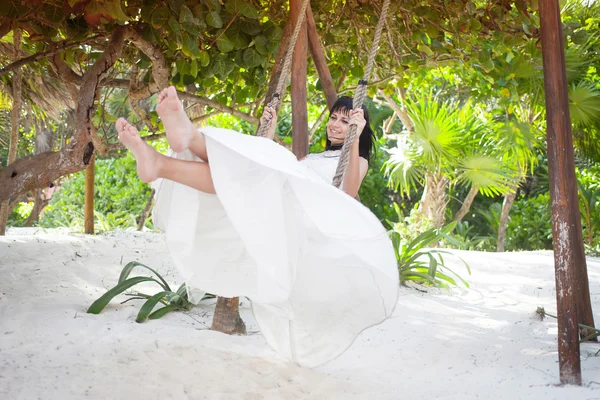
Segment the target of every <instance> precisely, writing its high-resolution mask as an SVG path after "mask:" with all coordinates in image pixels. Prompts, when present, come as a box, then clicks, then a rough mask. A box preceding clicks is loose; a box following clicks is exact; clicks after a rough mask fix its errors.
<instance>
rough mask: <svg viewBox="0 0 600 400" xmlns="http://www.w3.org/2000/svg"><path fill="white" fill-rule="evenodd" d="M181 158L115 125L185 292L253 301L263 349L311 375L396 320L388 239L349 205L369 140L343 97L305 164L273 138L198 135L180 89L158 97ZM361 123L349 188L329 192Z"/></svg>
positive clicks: (206, 131) (363, 211)
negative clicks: (149, 193)
mask: <svg viewBox="0 0 600 400" xmlns="http://www.w3.org/2000/svg"><path fill="white" fill-rule="evenodd" d="M157 112H158V114H159V115H160V117H161V119H162V121H163V124H164V126H165V130H166V133H167V139H168V141H169V145H170V146H171V148H172V150H173V151H174V153H175V155H174V157H167V156H164V155H162V154H160V153H158V152H156V151H155V150H154V149H153V148H152V147H150V146H149V145H148V144H147V143H146V142H144V141H143V140H142V139H141V138H140V136H139V134H138V132H137V130H136V129H135V128H134V127H133V126H132V125H130V124H129V123H127V121H125V120H124V119H122V118H121V119H119V120H118V121H117V124H116V127H117V131H118V132H119V138H120V140H121V141H122V142H123V144H124V145H125V146H126V147H127V148H128V149H129V150H131V151H132V152H133V154H134V156H135V157H136V160H137V170H138V175H139V177H140V179H141V180H143V181H145V182H152V181H156V183H155V185H156V187H157V188H158V190H157V195H156V205H155V208H154V214H153V215H154V224H155V226H157V227H158V228H160V229H162V230H164V231H165V232H166V240H167V245H168V248H169V252H170V253H171V256H172V258H173V261H174V263H175V265H176V266H177V269H178V270H179V272H180V274H181V275H182V277H183V278H184V279H185V281H186V284H187V286H188V287H189V288H191V289H193V290H192V292H193V291H194V290H200V291H206V292H210V293H213V294H216V295H219V296H223V297H229V298H231V297H240V296H245V297H247V298H249V299H250V300H251V303H252V309H253V313H254V316H255V318H256V321H257V323H258V325H259V327H260V330H261V332H262V334H263V335H264V337H265V339H266V341H267V343H268V344H269V345H270V346H271V347H272V348H273V349H274V350H275V351H277V352H278V353H279V354H280V355H281V356H283V357H285V358H287V359H289V360H292V361H294V362H296V363H298V364H301V365H304V366H308V367H314V366H318V365H321V364H323V363H325V362H327V361H330V360H331V359H333V358H335V357H337V356H338V355H340V354H341V353H342V352H344V351H345V350H346V349H347V348H348V347H349V346H350V345H351V344H352V342H353V341H354V339H355V338H356V337H357V336H358V334H359V333H360V332H362V331H363V330H364V329H366V328H369V327H371V326H373V325H377V324H379V323H381V322H382V321H384V320H385V319H386V318H388V317H389V316H391V314H392V312H393V310H394V307H395V306H396V303H397V299H398V289H399V286H398V285H399V282H398V269H397V265H396V259H395V254H394V250H393V247H392V244H391V242H390V239H389V238H388V235H387V232H386V230H385V229H384V227H383V226H382V225H381V223H380V222H379V220H378V219H377V218H376V217H375V216H374V215H373V213H371V211H370V210H369V209H368V208H366V207H364V206H363V205H362V204H360V203H359V202H358V201H356V200H355V199H354V197H355V196H356V194H357V192H358V189H359V187H360V184H361V182H362V180H363V178H364V177H365V175H366V173H367V169H368V159H369V156H370V150H371V144H372V141H371V135H372V131H371V129H370V127H369V126H368V121H367V120H368V116H367V115H364V111H363V110H354V111H353V110H352V100H351V99H349V98H342V99H340V100H338V102H337V103H336V105H335V106H334V107H333V108H332V110H331V114H330V119H329V121H328V123H327V137H328V149H327V150H326V151H325V152H323V153H319V154H310V155H309V156H308V157H306V158H305V159H303V160H301V161H297V159H296V157H295V156H294V155H293V154H292V153H291V152H289V151H288V150H287V149H285V148H284V147H282V146H279V145H278V144H276V143H275V142H273V141H272V140H270V139H272V138H273V136H274V133H275V125H276V116H275V115H274V112H273V110H272V109H270V108H268V109H267V110H266V111H265V113H264V114H263V117H262V118H261V123H266V124H269V129H268V135H267V137H266V138H259V137H255V136H250V135H244V134H240V133H237V132H234V131H231V130H227V129H219V128H208V127H203V128H200V129H196V128H194V127H193V125H192V123H191V122H190V120H189V119H188V118H187V116H186V115H185V112H184V110H183V107H182V104H181V102H180V101H179V99H178V98H177V92H176V90H175V88H173V87H170V88H168V89H165V90H164V91H163V92H162V93H161V94H160V96H159V104H158V107H157ZM351 124H356V125H357V128H358V132H362V133H361V135H360V140H357V141H356V143H355V144H354V145H353V148H352V151H351V154H350V160H349V164H348V167H347V169H346V171H345V173H344V178H343V183H342V190H339V189H337V188H335V187H333V186H332V185H331V181H332V179H333V175H334V173H335V169H336V166H337V163H338V158H339V154H340V150H339V148H340V147H341V145H342V144H343V141H344V138H345V136H346V134H347V133H348V131H349V127H350V125H351Z"/></svg>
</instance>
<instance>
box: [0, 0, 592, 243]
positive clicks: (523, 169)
mask: <svg viewBox="0 0 600 400" xmlns="http://www.w3.org/2000/svg"><path fill="white" fill-rule="evenodd" d="M393 3H394V4H392V6H391V8H390V11H389V14H388V18H387V21H386V22H387V23H386V28H385V34H384V40H383V43H382V44H381V47H380V49H379V51H378V56H377V59H376V63H375V70H374V75H375V77H374V78H373V79H372V80H371V82H369V99H368V101H367V107H368V109H369V111H370V114H371V124H372V126H373V128H374V129H375V131H376V134H377V138H378V139H377V145H376V152H375V156H374V157H373V159H372V161H371V163H370V171H369V174H368V175H367V178H366V180H365V182H364V183H363V185H362V187H361V190H360V193H359V195H360V199H361V201H362V203H363V204H364V205H365V206H367V207H369V208H370V209H371V210H372V211H373V212H374V213H375V214H376V215H377V217H378V218H379V219H380V220H381V221H382V222H383V223H384V225H385V226H386V227H387V228H389V229H390V230H392V231H394V232H397V233H398V234H399V237H400V238H402V240H403V241H405V242H410V241H411V240H412V239H415V238H417V237H418V236H419V235H420V234H422V233H423V232H428V231H430V230H431V229H436V228H439V229H441V228H442V227H447V229H445V230H444V235H443V237H436V239H435V241H436V242H437V244H438V245H441V246H448V247H454V248H460V249H466V250H484V251H516V250H538V249H551V248H552V227H551V217H550V216H551V213H550V195H549V192H548V173H547V156H546V143H545V140H546V139H545V124H546V122H545V110H544V88H543V71H542V59H541V50H540V48H541V46H540V39H539V18H538V16H537V2H536V1H524V0H517V1H507V0H497V1H464V0H459V1H452V2H447V1H443V0H437V1H436V0H430V1H426V2H422V1H416V0H406V1H402V2H393ZM561 4H562V7H563V10H562V19H563V34H564V38H565V46H566V63H567V76H568V81H569V102H570V113H571V120H572V123H573V136H574V142H575V146H576V165H577V179H578V182H579V206H580V212H581V222H582V226H583V237H584V240H585V246H586V252H587V253H588V254H592V255H597V254H598V253H600V238H599V237H598V235H597V234H596V233H597V231H598V230H599V229H600V204H599V202H598V197H599V196H600V164H599V162H600V145H599V144H598V143H599V142H598V136H599V135H600V74H599V68H600V54H599V51H600V40H599V39H600V36H599V35H600V3H598V2H596V1H584V0H572V1H565V2H563V3H561ZM311 8H312V14H313V15H314V22H315V25H316V29H317V32H318V34H319V38H320V41H321V44H322V46H323V50H324V53H325V56H326V59H327V63H328V66H329V70H330V72H331V75H332V78H333V80H334V81H335V83H336V86H337V90H338V94H340V95H350V96H351V95H352V94H353V91H354V88H355V87H356V84H357V82H358V80H359V79H361V78H362V76H363V74H364V68H365V64H366V59H367V53H368V51H369V48H370V45H371V41H372V36H373V31H374V29H375V26H376V24H377V21H378V18H379V11H380V8H381V1H379V0H347V1H346V0H343V1H342V0H324V1H318V2H317V1H313V2H312V3H311ZM288 18H289V5H288V2H287V0H286V1H283V0H272V1H266V0H193V1H192V0H188V1H186V0H157V1H154V0H153V1H149V0H127V1H122V0H96V1H90V0H51V1H38V0H32V1H12V0H9V1H5V2H3V3H2V4H1V5H0V37H1V40H0V86H1V88H2V94H1V96H0V167H5V166H6V165H7V160H8V156H9V154H8V153H9V147H10V146H9V144H10V142H11V140H12V142H13V144H14V143H15V132H13V137H12V138H11V128H12V127H13V126H15V124H14V121H18V124H17V125H16V126H18V130H16V136H17V137H18V142H16V143H18V145H17V147H16V150H17V159H19V160H25V161H22V162H23V163H24V164H20V165H22V166H25V169H27V170H28V171H31V172H32V173H33V174H38V175H40V176H43V175H44V174H45V173H47V172H48V171H49V172H48V173H52V174H53V175H52V179H51V182H52V184H51V185H38V187H37V188H33V189H28V190H26V191H24V192H23V191H21V192H20V191H18V190H16V189H15V190H12V189H10V188H9V189H6V188H7V187H9V186H10V185H9V183H7V182H8V178H7V176H6V175H2V174H1V173H0V186H4V187H5V193H9V195H8V196H7V197H8V202H5V203H3V207H9V208H10V211H11V212H10V216H9V218H8V226H12V227H18V226H39V227H42V228H56V227H66V228H69V229H72V230H75V231H82V230H83V225H84V217H83V202H84V196H83V193H84V185H85V172H84V168H85V167H86V165H84V164H82V163H71V164H69V165H65V164H60V165H59V164H58V163H57V162H56V160H57V159H48V158H44V157H48V156H45V154H49V153H48V152H53V154H59V155H60V154H64V152H65V151H66V150H65V149H71V150H72V149H75V148H77V146H78V143H79V142H81V138H82V137H83V135H85V134H87V135H92V138H91V140H92V142H93V144H94V146H93V148H94V157H95V188H94V219H95V230H96V232H103V231H109V230H114V229H132V230H133V229H138V225H139V223H140V219H142V225H144V227H145V229H153V225H152V219H151V216H150V217H149V218H148V219H146V218H145V216H143V214H144V209H145V208H146V205H147V203H148V200H149V198H150V196H151V188H150V185H147V184H143V183H142V182H140V181H139V180H138V179H137V176H136V171H135V160H134V159H133V157H132V156H131V154H130V153H129V152H128V151H127V150H125V149H123V148H121V146H120V145H119V143H118V139H117V138H116V131H115V129H114V122H115V121H116V119H117V118H118V117H125V118H127V119H129V120H130V121H132V122H133V123H134V124H135V125H136V126H137V127H138V129H140V131H141V132H142V135H143V136H145V137H147V140H148V141H149V143H151V144H152V146H154V147H155V148H157V149H158V150H159V151H161V152H166V151H167V149H168V145H167V143H166V139H165V138H164V132H163V131H162V125H161V122H160V120H159V119H158V117H157V114H156V112H155V106H156V93H157V91H158V90H160V89H161V88H162V87H165V86H166V85H169V84H172V85H175V86H176V87H177V89H178V91H179V92H180V95H181V97H182V98H183V99H184V103H185V107H186V110H187V112H188V114H189V115H190V116H191V118H192V119H193V120H194V121H195V122H196V123H198V124H206V125H212V126H220V127H224V128H231V129H235V130H238V131H240V132H242V133H245V134H254V132H255V131H256V128H257V123H258V117H259V116H260V114H261V112H262V107H263V105H264V104H265V102H267V101H268V99H266V97H267V96H266V95H267V90H268V82H269V80H270V76H271V72H272V69H273V66H274V64H275V60H276V57H277V54H278V51H279V50H280V45H282V46H283V45H285V43H284V42H285V36H286V29H288V30H289V27H288V28H286V23H288ZM15 26H18V30H15V29H13V27H15ZM15 34H16V35H21V39H20V40H15ZM119 34H120V35H121V36H118V35H119ZM115 38H116V39H115ZM117 42H118V43H117ZM107 59H110V61H112V62H111V63H105V65H106V68H105V69H104V70H103V71H102V76H101V77H99V78H97V79H96V80H95V81H94V82H93V85H92V84H91V83H90V82H92V80H93V79H94V77H95V76H96V77H97V76H99V75H98V74H97V71H98V69H99V66H100V64H101V63H102V62H105V61H106V60H107ZM19 60H22V61H19ZM95 74H96V75H95ZM307 79H308V82H307V84H308V99H309V101H308V120H309V130H310V135H311V139H310V150H311V151H313V152H318V151H322V150H323V148H324V145H325V121H326V119H327V113H326V112H325V111H324V110H326V106H327V103H326V99H325V96H324V94H323V92H322V86H321V81H320V80H319V76H318V74H317V71H316V69H315V68H314V65H313V64H312V62H311V60H310V59H309V62H308V77H307ZM18 81H20V82H22V84H21V83H18ZM90 88H92V89H91V91H90ZM288 93H289V90H288ZM90 99H91V100H90ZM17 106H18V107H17ZM84 106H87V107H88V108H87V109H86V108H85V107H84ZM15 107H17V108H18V110H19V113H18V118H17V116H15V115H14V114H15V113H12V115H11V111H12V110H13V109H14V108H15ZM84 109H86V110H89V118H88V119H89V124H88V125H86V126H83V125H85V124H82V121H84V120H83V119H82V118H83V117H82V110H84ZM15 118H17V119H15ZM11 119H12V122H11ZM84 122H85V121H84ZM277 134H278V140H279V142H280V143H281V144H282V145H289V144H290V142H291V106H290V100H289V95H288V96H285V97H284V98H283V105H282V108H281V110H280V113H279V125H278V131H277ZM57 157H58V156H57ZM48 160H50V161H48ZM52 160H55V161H52ZM25 163H26V164H25ZM50 165H52V167H49V166H50ZM57 165H59V166H58V167H57ZM61 168H62V169H61ZM0 171H2V170H0ZM48 186H52V187H48ZM0 197H1V196H0ZM4 204H6V205H4ZM448 224H450V225H448ZM429 244H431V243H429Z"/></svg>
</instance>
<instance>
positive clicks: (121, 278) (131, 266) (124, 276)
mask: <svg viewBox="0 0 600 400" xmlns="http://www.w3.org/2000/svg"><path fill="white" fill-rule="evenodd" d="M135 267H142V268H146V269H147V270H149V271H150V272H152V273H153V274H154V275H156V276H157V277H158V279H160V280H161V282H162V285H161V286H162V287H163V288H164V289H165V290H168V291H171V288H170V287H169V284H168V283H167V281H165V280H164V279H163V277H162V276H160V274H159V273H158V272H156V271H155V270H153V269H152V268H150V267H149V266H147V265H144V264H142V263H139V262H137V261H131V262H129V263H127V265H125V267H123V269H122V270H121V275H120V276H119V283H121V282H123V281H124V280H125V279H127V277H128V276H129V275H130V274H131V271H133V269H134V268H135Z"/></svg>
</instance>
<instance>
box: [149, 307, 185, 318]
mask: <svg viewBox="0 0 600 400" xmlns="http://www.w3.org/2000/svg"><path fill="white" fill-rule="evenodd" d="M178 309H179V308H178V307H175V306H165V307H163V308H159V309H158V310H156V311H154V312H153V313H152V314H150V315H148V319H159V318H161V317H163V316H165V315H166V314H168V313H170V312H171V311H175V310H178Z"/></svg>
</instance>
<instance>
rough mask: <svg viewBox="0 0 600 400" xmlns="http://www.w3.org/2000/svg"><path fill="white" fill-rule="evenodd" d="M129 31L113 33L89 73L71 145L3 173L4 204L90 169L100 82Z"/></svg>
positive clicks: (0, 186) (0, 171)
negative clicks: (8, 200) (65, 176)
mask: <svg viewBox="0 0 600 400" xmlns="http://www.w3.org/2000/svg"><path fill="white" fill-rule="evenodd" d="M125 31H126V27H124V26H119V27H117V28H115V29H114V30H113V31H112V34H111V38H110V40H109V42H108V44H107V45H106V49H105V50H104V53H103V54H102V56H100V58H99V59H98V60H97V61H96V62H95V63H94V64H93V65H92V66H91V67H90V68H89V69H88V70H87V71H86V72H85V74H84V75H83V77H82V84H81V87H80V89H79V98H78V102H77V113H76V116H75V132H74V135H73V138H72V140H71V142H70V143H69V144H68V145H67V146H66V147H64V148H62V149H61V150H60V151H59V152H45V153H40V154H38V155H36V156H33V157H26V158H22V159H19V160H17V161H15V162H14V163H13V164H11V165H9V166H7V167H5V168H2V169H0V200H4V199H7V198H9V197H11V196H15V195H18V194H19V193H23V192H26V191H31V190H34V189H36V188H42V187H48V186H50V185H51V184H52V182H53V181H54V180H56V179H57V178H59V177H61V176H64V175H67V174H72V173H75V172H78V171H81V170H82V169H84V168H86V167H87V166H88V164H89V163H90V160H91V158H92V155H93V153H94V145H93V143H92V139H91V137H92V132H91V129H92V127H91V117H92V110H93V109H94V99H95V97H96V92H97V90H98V88H99V87H100V81H101V80H102V78H103V76H104V75H105V74H106V72H108V71H109V70H110V69H111V68H112V67H113V65H114V63H115V62H116V61H117V60H118V59H119V56H120V54H121V50H122V49H123V46H124V43H125Z"/></svg>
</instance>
